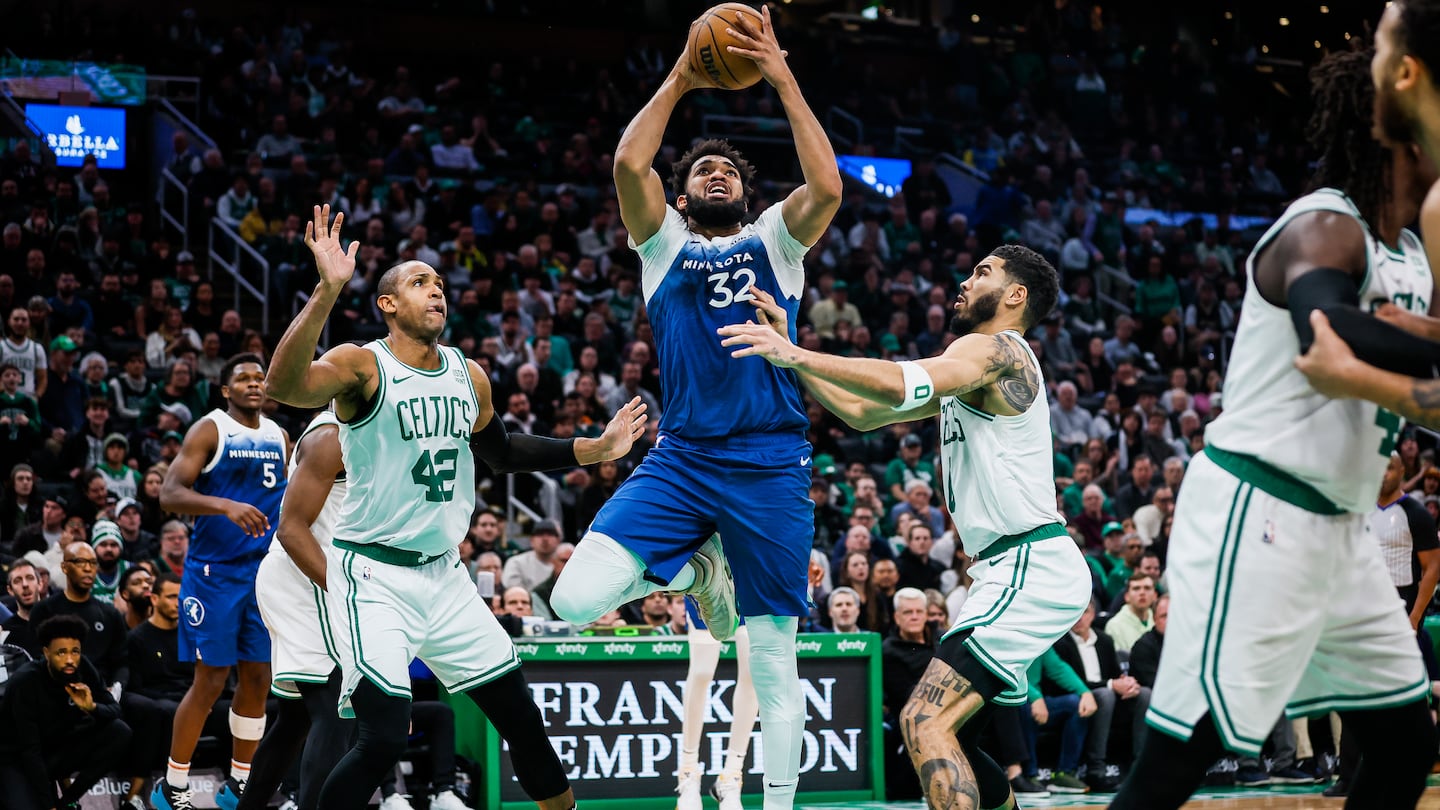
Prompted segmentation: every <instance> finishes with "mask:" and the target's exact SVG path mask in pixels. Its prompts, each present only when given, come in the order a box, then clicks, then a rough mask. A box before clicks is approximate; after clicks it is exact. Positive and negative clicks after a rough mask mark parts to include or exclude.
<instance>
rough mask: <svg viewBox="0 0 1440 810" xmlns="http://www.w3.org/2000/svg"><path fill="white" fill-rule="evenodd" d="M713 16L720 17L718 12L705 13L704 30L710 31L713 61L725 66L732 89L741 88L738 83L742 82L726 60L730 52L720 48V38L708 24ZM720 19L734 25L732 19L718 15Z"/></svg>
mask: <svg viewBox="0 0 1440 810" xmlns="http://www.w3.org/2000/svg"><path fill="white" fill-rule="evenodd" d="M715 17H720V13H719V12H711V13H709V14H707V15H705V30H706V31H708V32H709V33H710V43H711V44H712V45H713V46H714V47H715V61H716V62H718V63H719V64H720V67H723V68H725V72H726V73H728V74H730V81H731V82H733V83H734V84H735V88H734V89H741V88H740V85H742V84H744V82H742V81H740V78H739V77H738V76H736V75H735V71H733V70H731V69H730V63H729V62H728V61H727V60H726V57H727V56H730V54H729V53H727V52H726V51H724V50H722V49H721V48H720V40H719V38H718V37H716V36H715V28H714V26H712V25H711V24H710V20H712V19H714V18H715ZM720 19H721V20H724V22H725V24H726V25H729V26H732V27H733V26H734V25H735V22H734V21H733V20H726V19H725V18H724V17H720ZM740 58H742V59H743V58H744V57H743V56H742V57H740ZM726 89H730V88H726Z"/></svg>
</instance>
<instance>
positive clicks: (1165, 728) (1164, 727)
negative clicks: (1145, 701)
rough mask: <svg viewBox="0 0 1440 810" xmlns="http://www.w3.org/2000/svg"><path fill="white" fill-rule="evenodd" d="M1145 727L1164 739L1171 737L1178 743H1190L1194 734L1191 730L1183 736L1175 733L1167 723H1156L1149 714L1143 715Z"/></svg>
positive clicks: (1177, 732)
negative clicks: (1159, 734) (1156, 732)
mask: <svg viewBox="0 0 1440 810" xmlns="http://www.w3.org/2000/svg"><path fill="white" fill-rule="evenodd" d="M1145 725H1147V726H1149V727H1150V728H1153V729H1155V730H1156V731H1158V732H1160V733H1161V734H1164V735H1165V736H1166V737H1173V738H1175V739H1177V740H1179V741H1180V742H1190V737H1191V735H1192V734H1193V733H1194V732H1193V730H1191V731H1186V732H1185V733H1184V734H1181V733H1180V732H1179V731H1176V730H1175V729H1174V728H1172V727H1171V726H1170V724H1169V723H1165V722H1164V721H1157V720H1156V719H1155V718H1154V717H1152V716H1150V714H1149V713H1146V715H1145Z"/></svg>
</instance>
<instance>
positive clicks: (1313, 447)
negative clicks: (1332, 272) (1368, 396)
mask: <svg viewBox="0 0 1440 810" xmlns="http://www.w3.org/2000/svg"><path fill="white" fill-rule="evenodd" d="M1315 211H1333V212H1335V213H1339V214H1344V215H1347V216H1351V217H1354V218H1355V219H1356V221H1358V222H1360V225H1361V227H1362V228H1363V229H1364V232H1365V240H1366V251H1367V258H1368V260H1369V264H1370V270H1369V273H1368V274H1367V275H1366V277H1365V281H1364V282H1363V284H1362V285H1361V289H1360V308H1361V309H1362V310H1364V311H1366V312H1373V311H1374V310H1375V309H1376V308H1377V307H1379V306H1380V305H1381V304H1383V303H1386V302H1393V303H1394V304H1396V305H1397V306H1400V307H1402V308H1404V309H1408V310H1410V311H1412V312H1418V313H1422V314H1423V313H1425V312H1427V311H1428V310H1429V307H1430V301H1431V299H1432V295H1433V288H1434V279H1433V277H1432V275H1431V273H1430V265H1429V263H1428V262H1427V261H1426V259H1425V252H1424V250H1423V248H1422V247H1421V245H1420V241H1419V240H1418V239H1417V238H1416V237H1415V235H1414V234H1413V233H1410V232H1409V231H1402V232H1401V238H1400V250H1399V252H1396V251H1394V250H1391V249H1390V248H1389V247H1387V246H1386V245H1385V244H1384V243H1382V242H1381V241H1380V240H1379V239H1377V238H1375V236H1374V235H1373V234H1372V233H1371V231H1370V228H1369V226H1368V225H1366V224H1365V222H1364V221H1363V220H1361V219H1360V213H1359V211H1358V209H1356V208H1355V205H1354V203H1352V202H1351V201H1350V200H1349V199H1348V198H1347V197H1345V195H1344V194H1342V193H1341V192H1339V191H1336V190H1334V189H1321V190H1319V191H1316V192H1314V193H1311V194H1307V195H1305V196H1304V197H1301V198H1300V199H1298V200H1296V201H1295V202H1294V203H1292V204H1291V205H1290V207H1289V208H1288V209H1286V211H1285V213H1284V214H1283V215H1282V216H1281V217H1280V219H1279V220H1278V221H1276V222H1275V224H1274V225H1272V226H1271V227H1270V230H1268V231H1266V233H1265V235H1264V236H1262V237H1261V238H1260V241H1259V242H1257V243H1256V244H1255V249H1254V250H1253V251H1251V253H1250V259H1249V260H1248V261H1247V262H1246V272H1247V273H1248V274H1249V277H1250V278H1249V281H1250V283H1249V285H1248V287H1247V289H1246V291H1245V298H1244V301H1243V303H1242V306H1241V311H1240V324H1239V327H1238V329H1237V332H1236V336H1235V345H1234V348H1233V349H1232V351H1231V359H1230V367H1229V369H1228V371H1227V372H1226V374H1225V385H1224V394H1225V396H1224V401H1223V402H1224V412H1223V413H1222V414H1221V415H1220V417H1219V418H1218V419H1217V420H1216V421H1215V423H1214V424H1213V425H1211V426H1210V427H1209V428H1208V429H1207V430H1206V432H1205V439H1206V443H1207V444H1209V445H1211V446H1214V447H1217V448H1219V449H1221V450H1224V451H1228V452H1230V453H1235V454H1240V455H1246V456H1253V457H1255V458H1258V459H1259V460H1260V461H1263V462H1265V463H1267V464H1270V465H1272V466H1274V467H1276V468H1279V469H1280V470H1281V471H1283V472H1285V473H1288V474H1289V475H1290V476H1293V477H1294V478H1297V479H1299V480H1300V481H1301V482H1302V483H1304V484H1305V485H1307V486H1309V487H1312V488H1313V489H1314V490H1316V491H1317V492H1318V493H1319V494H1320V495H1321V496H1323V497H1324V498H1325V499H1327V500H1328V501H1330V502H1331V504H1333V505H1334V506H1336V507H1339V508H1340V509H1342V510H1344V511H1347V512H1357V513H1364V512H1368V511H1370V510H1371V509H1373V508H1374V505H1375V496H1376V493H1377V492H1378V491H1379V489H1380V479H1381V477H1382V475H1383V473H1384V472H1385V466H1386V464H1388V463H1389V459H1390V452H1391V451H1392V450H1393V449H1395V442H1396V440H1397V438H1398V437H1399V433H1400V428H1401V419H1400V417H1399V416H1396V415H1395V414H1393V413H1390V412H1389V411H1386V410H1384V409H1383V408H1380V407H1378V406H1376V405H1375V404H1374V403H1371V402H1367V401H1365V400H1359V399H1330V398H1329V397H1326V396H1323V395H1321V394H1320V393H1319V392H1317V391H1316V390H1315V389H1314V388H1312V387H1311V386H1310V383H1309V381H1308V380H1306V379H1305V376H1304V375H1303V374H1301V373H1300V372H1299V371H1296V370H1295V366H1294V360H1295V357H1296V356H1297V355H1298V354H1299V352H1300V339H1299V336H1298V335H1296V333H1295V326H1294V322H1293V321H1292V320H1291V315H1290V312H1289V310H1287V309H1284V308H1281V307H1278V306H1275V305H1274V304H1271V303H1270V302H1269V301H1267V300H1265V297H1264V296H1263V295H1261V294H1260V292H1259V290H1258V289H1257V287H1256V284H1255V257H1256V256H1259V255H1261V253H1262V251H1263V250H1264V248H1265V247H1266V246H1267V245H1268V244H1269V243H1270V242H1271V241H1272V240H1273V239H1274V238H1275V237H1276V236H1277V235H1278V234H1279V233H1280V231H1281V230H1283V229H1284V228H1285V226H1286V225H1288V224H1289V223H1290V222H1291V221H1292V220H1293V219H1294V218H1295V217H1297V216H1299V215H1301V214H1306V213H1311V212H1315Z"/></svg>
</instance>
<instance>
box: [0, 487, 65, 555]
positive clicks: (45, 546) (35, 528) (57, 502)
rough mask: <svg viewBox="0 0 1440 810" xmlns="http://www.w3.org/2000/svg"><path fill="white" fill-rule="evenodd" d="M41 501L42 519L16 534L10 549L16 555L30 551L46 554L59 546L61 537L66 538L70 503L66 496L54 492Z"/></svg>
mask: <svg viewBox="0 0 1440 810" xmlns="http://www.w3.org/2000/svg"><path fill="white" fill-rule="evenodd" d="M40 501H41V509H40V520H38V521H36V522H34V523H31V524H29V525H28V526H26V527H25V528H23V529H21V530H20V531H18V532H16V534H15V540H14V543H13V545H12V546H11V549H10V550H11V552H12V553H13V554H14V555H15V556H16V557H21V556H24V555H25V554H26V552H30V551H34V552H38V553H40V554H45V553H47V552H49V551H50V549H52V548H58V547H59V544H60V541H61V539H63V538H64V526H65V518H66V517H67V516H68V510H69V503H68V502H67V501H66V500H65V498H63V497H61V496H59V495H55V494H53V493H51V494H47V495H45V496H43V497H42V498H40Z"/></svg>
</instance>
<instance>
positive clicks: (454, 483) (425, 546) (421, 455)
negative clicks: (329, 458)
mask: <svg viewBox="0 0 1440 810" xmlns="http://www.w3.org/2000/svg"><path fill="white" fill-rule="evenodd" d="M365 348H366V349H368V350H369V351H370V352H371V353H372V354H374V355H375V365H376V367H377V369H378V372H379V374H380V385H379V388H378V389H376V391H375V396H374V398H373V399H372V400H371V401H370V403H369V407H368V408H362V410H361V411H360V412H358V413H356V414H355V415H354V416H353V417H352V418H351V419H350V421H349V422H342V423H341V425H340V450H341V452H342V453H343V454H344V457H345V471H346V477H347V480H348V488H347V489H346V491H345V500H344V504H343V506H342V507H341V510H340V512H341V514H340V518H339V519H338V521H337V523H336V526H335V539H336V540H343V541H347V542H351V543H368V544H373V545H382V546H389V547H391V548H397V549H404V550H406V551H414V552H418V553H420V554H423V555H425V556H439V555H440V554H444V553H445V552H446V551H449V550H450V549H453V548H455V546H456V545H457V544H459V542H460V539H461V538H462V537H464V536H465V532H466V531H467V530H468V529H469V528H470V513H471V512H472V511H474V509H475V457H474V455H473V454H472V453H471V451H470V433H471V431H472V430H473V428H474V424H475V419H476V417H477V416H479V414H480V404H479V401H478V400H476V398H475V386H474V385H473V384H472V383H471V382H470V372H469V370H468V369H467V368H466V364H465V357H464V355H463V354H461V352H460V350H459V349H457V348H455V347H453V346H441V347H439V352H440V368H438V369H420V368H415V367H413V366H407V365H405V364H404V363H402V362H400V360H399V359H397V358H396V357H395V355H394V354H393V353H392V352H391V351H390V347H389V345H388V344H386V343H385V341H383V340H377V341H372V342H371V343H368V344H366V346H365Z"/></svg>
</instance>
